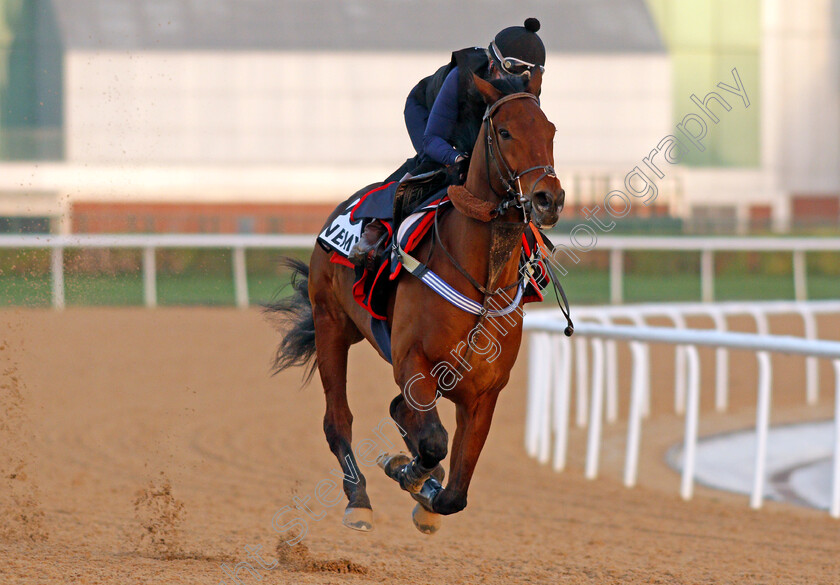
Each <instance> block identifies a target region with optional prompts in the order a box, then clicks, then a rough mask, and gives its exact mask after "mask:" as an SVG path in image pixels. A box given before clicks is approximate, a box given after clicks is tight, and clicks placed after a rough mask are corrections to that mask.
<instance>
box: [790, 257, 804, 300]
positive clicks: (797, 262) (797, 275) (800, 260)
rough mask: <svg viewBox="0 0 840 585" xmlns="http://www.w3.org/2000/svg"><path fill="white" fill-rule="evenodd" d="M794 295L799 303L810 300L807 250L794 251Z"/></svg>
mask: <svg viewBox="0 0 840 585" xmlns="http://www.w3.org/2000/svg"><path fill="white" fill-rule="evenodd" d="M793 293H794V298H795V299H796V300H797V301H807V300H808V264H807V262H806V258H805V250H800V249H796V250H794V251H793Z"/></svg>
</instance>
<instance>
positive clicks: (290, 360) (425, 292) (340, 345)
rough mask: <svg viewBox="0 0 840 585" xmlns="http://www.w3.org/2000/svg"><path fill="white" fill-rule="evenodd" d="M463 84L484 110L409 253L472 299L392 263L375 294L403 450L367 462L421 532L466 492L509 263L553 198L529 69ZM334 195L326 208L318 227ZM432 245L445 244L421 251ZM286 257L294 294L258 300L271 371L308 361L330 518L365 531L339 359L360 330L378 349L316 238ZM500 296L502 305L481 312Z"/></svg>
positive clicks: (509, 344)
mask: <svg viewBox="0 0 840 585" xmlns="http://www.w3.org/2000/svg"><path fill="white" fill-rule="evenodd" d="M473 81H474V83H475V88H476V89H477V90H478V92H479V93H480V94H481V96H482V97H483V98H484V101H485V102H486V104H487V111H486V113H485V116H484V120H483V122H482V127H481V130H480V132H479V134H478V139H477V141H476V145H475V148H474V150H473V153H472V158H471V162H470V166H469V170H468V173H467V177H466V182H465V183H464V186H463V187H454V188H453V187H450V189H449V194H450V197H451V198H452V200H453V203H454V209H451V208H447V209H446V212H445V214H444V213H441V215H443V217H441V218H438V217H437V216H435V224H436V225H435V228H434V232H435V235H434V237H427V238H426V239H425V241H424V242H423V243H422V244H421V245H420V247H419V248H418V249H417V250H416V253H417V256H418V257H421V258H428V259H427V263H428V265H427V268H428V270H429V271H431V272H433V273H434V274H436V275H437V276H438V277H439V278H440V280H442V281H444V282H445V283H447V284H448V285H449V286H450V287H451V288H452V289H454V290H456V291H459V292H460V293H462V294H461V296H462V297H466V298H468V299H471V300H472V301H473V302H475V303H477V305H478V306H480V307H481V311H479V312H478V314H475V313H470V312H466V311H464V310H462V309H461V308H459V307H458V306H455V304H453V303H452V302H451V300H447V299H446V298H444V297H443V296H441V295H440V294H436V293H435V292H434V291H433V290H432V289H430V288H429V286H427V284H425V281H421V280H420V279H419V278H416V277H415V276H416V275H417V272H415V271H412V272H411V273H409V270H402V271H401V272H400V274H399V276H398V278H397V279H396V280H395V281H394V282H395V284H396V286H393V287H392V288H391V292H390V293H389V294H390V296H389V298H388V309H387V323H388V325H389V326H390V330H391V342H392V345H391V357H392V363H393V372H394V380H395V381H396V383H397V385H398V386H399V388H400V389H401V392H400V394H398V395H397V396H396V398H394V399H393V401H392V402H391V405H390V414H391V417H392V418H393V420H394V421H395V422H396V423H397V425H398V427H399V429H400V431H401V433H402V434H403V435H404V440H405V443H406V446H407V447H408V450H409V451H410V452H411V455H412V457H408V456H407V455H402V454H401V455H393V456H391V455H388V454H381V455H380V459H379V464H380V466H381V467H382V468H383V469H384V470H385V473H386V474H387V475H388V476H389V477H391V478H392V479H394V480H396V481H397V482H398V483H399V484H400V486H401V487H402V489H404V490H406V491H409V492H410V493H411V495H412V497H414V499H415V500H417V502H418V504H417V505H416V507H415V510H414V513H413V515H412V517H413V519H414V523H415V525H416V526H417V528H418V529H419V530H421V531H422V532H425V533H432V532H435V531H436V530H437V528H438V527H439V526H440V520H441V516H440V515H446V514H453V513H456V512H459V511H461V510H463V509H464V508H465V507H466V505H467V490H468V488H469V485H470V480H471V478H472V475H473V471H474V469H475V466H476V462H477V461H478V457H479V454H480V453H481V450H482V447H483V446H484V442H485V439H486V438H487V433H488V431H489V429H490V422H491V420H492V418H493V411H494V409H495V406H496V400H497V398H498V396H499V392H500V391H501V390H502V388H504V387H505V385H506V384H507V382H508V379H509V377H510V370H511V368H512V367H513V364H514V362H515V360H516V357H517V353H518V352H519V346H520V342H521V339H522V311H521V309H520V299H521V295H517V296H516V298H514V300H513V301H511V300H510V296H509V295H506V294H505V293H504V291H513V290H514V289H519V288H520V287H522V286H523V282H524V280H525V279H524V277H523V276H521V274H520V272H521V270H520V264H519V263H520V249H521V248H522V234H523V233H524V231H525V229H526V228H527V227H528V223H529V222H532V223H533V224H534V225H536V227H544V228H549V227H552V226H553V225H554V224H555V223H556V222H557V219H558V214H559V212H560V210H562V206H563V202H564V199H565V192H564V190H563V188H562V186H561V184H560V181H559V179H558V178H557V176H556V174H555V173H554V170H553V168H552V165H553V164H554V155H553V148H552V147H553V139H554V135H555V132H556V129H555V127H554V125H553V124H552V123H551V122H549V120H548V119H547V118H546V116H545V114H544V113H543V111H542V110H541V109H540V106H539V101H538V99H537V97H536V96H537V95H538V94H539V90H540V85H541V83H542V74H541V72H539V71H537V72H535V74H534V75H533V76H532V77H531V78H530V79H529V80H527V81H521V83H520V86H519V87H518V88H514V90H513V93H508V94H505V93H503V91H501V90H500V89H499V87H500V86H501V84H493V83H490V82H487V81H485V80H483V79H481V78H479V77H477V76H474V78H473ZM455 195H459V197H457V198H456V197H455ZM348 201H349V200H348ZM346 204H347V202H344V203H342V204H341V205H340V206H339V207H338V208H336V210H335V211H334V212H333V214H332V215H331V216H330V218H329V220H328V221H327V224H326V225H329V223H330V221H332V219H333V218H334V217H335V216H337V215H338V214H339V213H340V212H341V211H342V210H344V209H345V206H346ZM438 248H440V249H442V250H443V251H446V252H447V253H446V254H441V253H433V252H434V251H436V250H437V249H438ZM412 259H413V258H412ZM289 265H290V266H291V267H292V268H293V269H294V270H295V275H294V279H293V283H294V288H295V294H294V295H293V296H292V297H291V298H290V299H287V300H285V301H281V302H279V303H276V304H274V305H269V306H267V307H266V310H267V311H268V312H269V313H272V312H273V313H279V314H282V316H285V318H286V319H287V320H288V321H289V322H290V327H289V328H288V329H287V330H286V331H285V335H284V338H283V340H282V342H281V344H280V347H279V348H278V350H277V355H276V359H275V369H276V370H278V371H279V370H281V369H284V368H286V367H289V366H292V365H306V364H307V363H309V364H310V367H309V376H311V375H312V373H313V372H314V369H315V368H316V367H317V369H318V372H319V373H320V377H321V381H322V383H323V387H324V393H325V396H326V413H325V415H324V432H325V434H326V438H327V442H328V443H329V446H330V450H331V451H332V452H333V454H334V455H335V456H336V458H337V459H338V462H339V464H340V465H341V468H342V471H343V472H344V481H343V487H344V492H345V494H346V496H347V500H348V504H347V508H346V510H345V515H344V520H343V522H344V524H345V525H347V526H348V527H350V528H354V529H357V530H362V531H367V530H371V529H372V527H373V512H372V508H371V503H370V499H369V498H368V494H367V491H366V480H365V478H364V475H362V473H361V471H360V470H359V466H358V465H357V464H356V456H355V455H354V453H353V449H352V447H351V441H352V421H353V415H352V413H351V412H350V408H349V406H348V402H347V355H348V351H349V348H350V346H351V345H352V344H354V343H357V342H359V341H361V340H363V339H367V340H368V341H369V342H370V343H371V344H372V345H373V346H374V347H375V348H376V349H377V351H379V353H380V355H381V356H382V357H383V358H385V355H384V354H383V352H382V350H381V349H380V348H379V346H378V345H377V343H376V342H375V341H374V336H373V333H372V329H371V317H370V314H369V313H368V312H367V311H366V310H365V309H364V308H363V307H361V306H360V305H359V304H358V303H357V302H356V301H355V300H354V298H353V296H352V293H351V288H352V286H353V282H354V279H355V276H354V271H353V270H352V269H351V268H349V267H347V266H344V265H341V264H337V263H334V262H331V261H330V254H329V253H328V252H326V251H325V250H323V249H322V248H321V247H320V246H319V245H317V244H316V245H315V248H314V250H313V252H312V257H311V260H310V263H309V267H308V268H307V266H306V265H305V264H303V263H301V262H294V261H290V262H289ZM404 265H405V263H404ZM406 267H408V266H407V265H406ZM421 272H422V271H421ZM480 283H485V284H484V285H482V284H480ZM512 294H513V292H511V295H512ZM494 298H495V299H496V302H495V303H494V302H493V299H494ZM499 299H505V300H504V301H499ZM505 305H507V309H506V311H507V312H504V311H502V310H496V311H492V310H490V308H491V307H496V308H498V307H504V306H505ZM512 309H513V310H512ZM490 325H492V326H493V327H494V328H495V329H493V330H491V329H490ZM491 331H494V333H491ZM501 331H503V332H504V335H500V333H499V332H501ZM490 346H492V355H490V354H491V351H490V350H489V349H488V347H490ZM313 357H315V358H316V359H315V360H314V361H312V358H313ZM385 359H387V358H385ZM453 364H454V365H453ZM436 368H437V371H435V369H436ZM307 379H308V378H307ZM453 382H454V383H453ZM441 396H445V397H446V398H447V399H449V400H451V401H452V402H454V403H455V409H456V421H457V428H456V429H455V436H454V438H453V441H452V457H451V460H450V464H449V479H448V482H447V483H446V486H445V488H444V487H442V485H441V483H442V481H443V479H444V472H443V469H442V467H441V466H440V462H441V461H442V460H443V459H444V458H445V457H446V455H447V447H448V435H447V432H446V429H445V428H444V427H443V425H442V424H441V421H440V418H439V416H438V412H437V405H436V402H437V399H438V398H440V397H441Z"/></svg>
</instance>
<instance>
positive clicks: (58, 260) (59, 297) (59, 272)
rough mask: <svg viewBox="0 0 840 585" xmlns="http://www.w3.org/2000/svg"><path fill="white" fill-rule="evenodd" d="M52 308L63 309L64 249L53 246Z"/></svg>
mask: <svg viewBox="0 0 840 585" xmlns="http://www.w3.org/2000/svg"><path fill="white" fill-rule="evenodd" d="M51 273H52V306H53V308H54V309H57V310H59V311H60V310H62V309H64V248H62V247H60V246H55V247H54V248H53V249H52V256H51Z"/></svg>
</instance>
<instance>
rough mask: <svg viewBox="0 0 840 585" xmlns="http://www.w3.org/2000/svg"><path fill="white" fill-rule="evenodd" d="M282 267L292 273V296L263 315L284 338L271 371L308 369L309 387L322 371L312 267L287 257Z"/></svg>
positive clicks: (265, 308)
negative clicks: (317, 351) (311, 287)
mask: <svg viewBox="0 0 840 585" xmlns="http://www.w3.org/2000/svg"><path fill="white" fill-rule="evenodd" d="M280 264H281V265H282V266H285V267H287V268H291V269H292V283H291V284H292V290H293V292H292V295H291V296H289V297H286V298H284V299H281V300H279V301H276V302H273V303H270V304H267V305H263V314H264V315H266V317H267V318H268V320H269V321H271V322H273V323H274V325H275V327H276V328H277V330H278V331H279V332H280V333H281V334H282V335H283V339H282V341H280V345H279V346H278V347H277V352H276V353H275V354H274V362H273V364H272V368H271V371H272V373H273V374H278V373H280V372H282V371H283V370H285V369H286V368H290V367H292V366H306V365H307V364H309V365H308V368H307V369H306V371H305V372H304V378H303V383H304V384H307V383H308V382H309V380H310V379H311V378H312V374H314V373H315V368H316V367H318V360H317V358H316V357H315V320H314V319H313V318H312V303H311V302H310V301H309V266H307V265H306V264H304V263H303V262H301V261H300V260H296V259H295V258H288V257H284V258H282V259H281V260H280Z"/></svg>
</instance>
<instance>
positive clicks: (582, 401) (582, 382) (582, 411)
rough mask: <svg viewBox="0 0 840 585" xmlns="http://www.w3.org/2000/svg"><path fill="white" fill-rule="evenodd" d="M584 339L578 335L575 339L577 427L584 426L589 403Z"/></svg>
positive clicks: (587, 363) (587, 367) (587, 366)
mask: <svg viewBox="0 0 840 585" xmlns="http://www.w3.org/2000/svg"><path fill="white" fill-rule="evenodd" d="M587 353H588V352H587V347H586V339H584V338H583V337H578V338H577V339H575V357H576V361H575V370H577V393H576V395H575V404H576V406H577V416H576V418H575V421H576V423H577V426H578V428H581V429H582V428H584V427H585V426H586V419H587V416H588V415H587V412H588V403H589V390H588V388H587V386H588V385H589V359H588V356H587Z"/></svg>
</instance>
